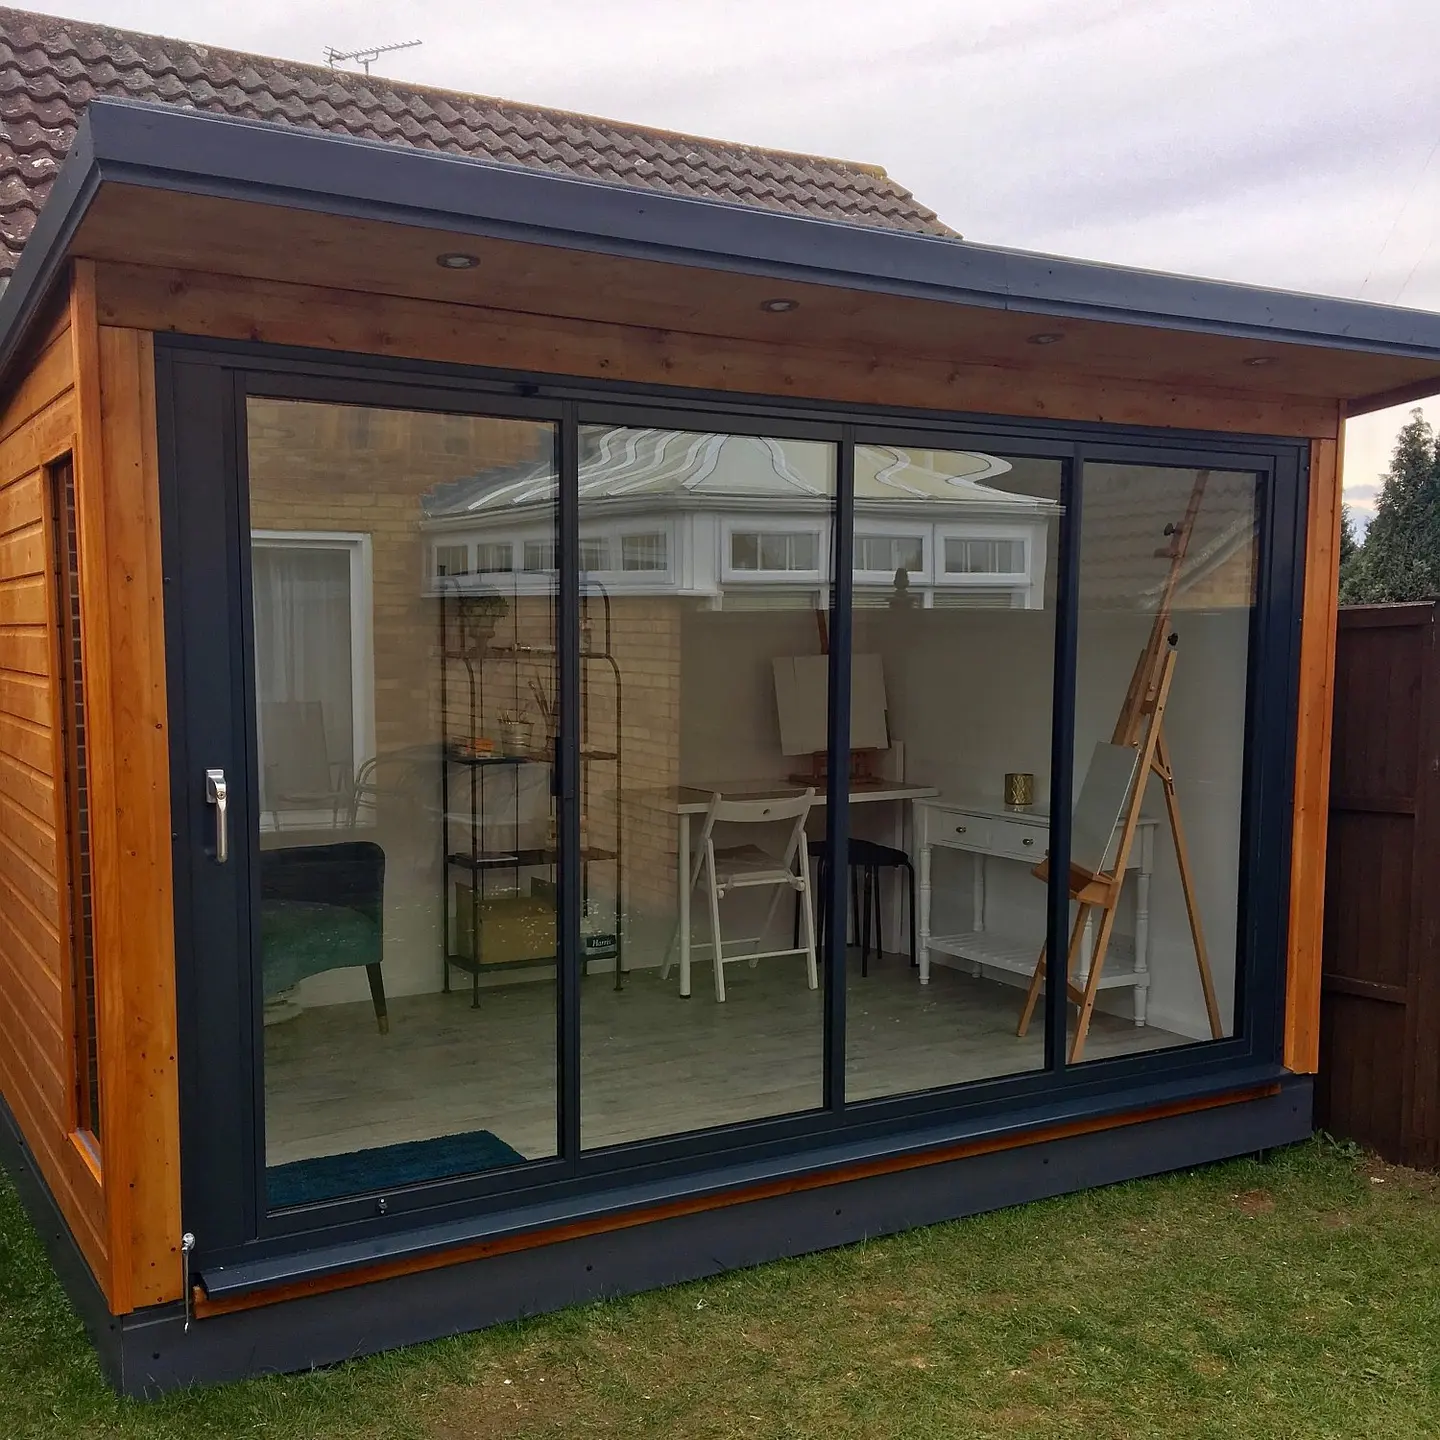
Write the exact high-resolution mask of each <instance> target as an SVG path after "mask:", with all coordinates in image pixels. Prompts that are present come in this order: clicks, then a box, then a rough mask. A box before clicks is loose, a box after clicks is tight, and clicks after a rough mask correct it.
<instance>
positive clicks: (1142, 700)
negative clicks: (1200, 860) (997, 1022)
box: [1015, 470, 1221, 1065]
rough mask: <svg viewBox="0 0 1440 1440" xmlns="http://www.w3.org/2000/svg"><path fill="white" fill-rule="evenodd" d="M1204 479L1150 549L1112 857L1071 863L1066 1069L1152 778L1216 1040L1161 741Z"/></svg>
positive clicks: (1089, 1012) (1083, 1029) (1086, 1017)
mask: <svg viewBox="0 0 1440 1440" xmlns="http://www.w3.org/2000/svg"><path fill="white" fill-rule="evenodd" d="M1209 478H1210V472H1209V471H1208V470H1202V471H1200V472H1199V474H1198V475H1197V476H1196V478H1195V485H1194V488H1193V489H1192V490H1191V492H1190V503H1189V504H1188V505H1187V506H1186V509H1185V518H1184V519H1183V520H1181V522H1180V523H1179V525H1167V526H1166V527H1165V534H1166V536H1167V537H1168V538H1169V540H1170V544H1169V545H1168V546H1167V547H1166V548H1165V549H1164V550H1159V551H1157V552H1156V555H1157V556H1158V557H1160V558H1163V559H1167V560H1169V561H1170V569H1169V572H1168V574H1167V575H1166V578H1165V586H1164V589H1163V590H1162V592H1161V596H1160V603H1159V605H1158V607H1157V608H1156V611H1155V623H1154V624H1153V625H1152V626H1151V628H1150V638H1149V640H1148V641H1147V642H1146V644H1145V648H1144V650H1142V651H1141V652H1140V658H1139V660H1138V661H1137V662H1136V665H1135V671H1134V673H1133V675H1132V676H1131V677H1130V688H1129V689H1128V690H1127V691H1126V693H1125V703H1124V704H1123V705H1122V706H1121V708H1120V718H1119V719H1118V720H1117V721H1116V722H1115V732H1114V735H1113V736H1112V737H1111V743H1112V744H1114V745H1123V746H1128V747H1132V748H1134V749H1136V750H1137V751H1138V753H1139V762H1138V764H1137V765H1136V767H1135V780H1134V783H1133V784H1132V785H1131V787H1130V794H1129V796H1128V797H1127V799H1126V803H1125V809H1124V812H1123V814H1122V817H1121V822H1120V845H1119V848H1118V849H1117V851H1116V853H1115V861H1114V864H1113V865H1112V866H1111V867H1110V868H1109V869H1108V870H1105V871H1102V872H1091V871H1089V870H1086V869H1084V868H1083V867H1082V866H1079V865H1073V864H1072V865H1071V866H1070V898H1071V900H1073V901H1074V902H1075V903H1076V905H1077V906H1078V907H1079V908H1078V909H1077V911H1076V912H1075V923H1074V926H1073V928H1072V929H1071V931H1070V947H1069V950H1068V952H1067V954H1066V957H1065V991H1066V994H1067V996H1068V997H1069V1000H1070V1003H1071V1004H1073V1005H1078V1006H1079V1008H1080V1013H1079V1016H1078V1018H1077V1020H1076V1023H1075V1036H1074V1039H1073V1040H1072V1041H1071V1044H1070V1063H1071V1064H1072V1065H1073V1064H1075V1063H1076V1062H1077V1061H1078V1060H1079V1059H1080V1058H1081V1056H1082V1055H1083V1054H1084V1052H1085V1037H1086V1035H1087V1034H1088V1033H1089V1031H1090V1020H1091V1017H1092V1016H1093V1015H1094V1013H1095V1001H1096V998H1097V997H1098V995H1099V993H1100V974H1101V971H1102V970H1103V969H1104V965H1105V956H1106V953H1107V951H1108V950H1109V948H1110V940H1111V937H1112V935H1113V933H1114V929H1115V917H1116V915H1117V913H1118V910H1119V904H1120V892H1121V890H1122V889H1123V887H1124V884H1125V870H1126V866H1127V865H1128V864H1129V861H1130V850H1131V847H1132V845H1133V844H1134V841H1135V830H1136V826H1137V825H1138V824H1139V822H1140V806H1141V803H1142V802H1143V801H1144V799H1145V789H1146V784H1147V782H1148V781H1149V779H1150V776H1151V775H1152V774H1153V775H1157V776H1158V777H1159V779H1160V784H1161V786H1162V787H1163V789H1164V793H1165V811H1166V815H1167V816H1168V818H1169V821H1170V833H1171V835H1172V836H1173V837H1174V841H1175V861H1176V864H1177V866H1178V867H1179V871H1180V886H1181V889H1182V890H1183V891H1184V895H1185V912H1186V915H1187V916H1188V917H1189V921H1190V936H1191V939H1192V940H1193V941H1194V944H1195V963H1196V965H1197V966H1198V967H1199V970H1200V986H1201V989H1202V990H1203V991H1204V994H1205V1010H1206V1014H1207V1015H1208V1016H1209V1019H1210V1034H1211V1036H1212V1037H1213V1038H1215V1039H1217V1040H1218V1039H1219V1038H1220V1036H1221V1025H1220V1008H1219V1006H1218V1005H1217V1004H1216V1002H1215V981H1214V978H1213V976H1212V975H1211V973H1210V960H1209V955H1208V953H1207V951H1206V949H1205V935H1204V931H1203V929H1202V928H1201V923H1200V909H1199V906H1198V905H1197V903H1196V899H1195V884H1194V880H1193V878H1192V876H1191V873H1190V856H1189V851H1188V850H1187V848H1186V845H1185V830H1184V827H1183V826H1182V824H1181V821H1180V802H1179V800H1178V798H1177V797H1176V794H1175V773H1174V771H1173V769H1172V768H1171V765H1170V751H1169V747H1168V746H1167V745H1166V743H1165V730H1164V724H1165V704H1166V701H1167V700H1168V699H1169V696H1170V682H1171V680H1172V679H1173V678H1174V674H1175V661H1176V657H1177V650H1176V646H1177V644H1178V641H1179V636H1177V635H1175V634H1173V633H1171V632H1170V612H1171V608H1172V605H1173V603H1174V598H1175V589H1176V586H1177V585H1178V584H1179V580H1180V570H1181V567H1182V566H1183V565H1184V563H1185V556H1186V553H1187V551H1188V550H1189V548H1190V537H1191V535H1192V533H1193V532H1194V529H1195V520H1196V517H1197V516H1198V515H1199V513H1200V503H1201V501H1202V500H1203V498H1204V495H1205V483H1206V481H1207V480H1208V479H1209ZM1034 874H1035V875H1036V876H1037V877H1039V878H1040V879H1041V880H1048V879H1049V875H1050V862H1049V859H1048V857H1047V858H1046V860H1044V861H1042V862H1041V864H1039V865H1037V866H1036V867H1035V870H1034ZM1093 911H1099V912H1100V926H1099V929H1098V931H1097V932H1096V936H1095V949H1094V953H1093V954H1092V956H1091V957H1090V970H1089V973H1088V974H1087V975H1086V977H1085V984H1084V987H1083V988H1082V987H1080V986H1078V985H1076V984H1075V982H1074V980H1073V978H1072V977H1073V976H1074V974H1075V969H1076V965H1077V962H1078V961H1079V958H1080V953H1081V945H1082V944H1083V941H1084V936H1085V928H1086V925H1087V924H1088V923H1089V921H1090V917H1091V913H1092V912H1093ZM1045 954H1046V951H1045V947H1044V946H1042V947H1041V950H1040V958H1039V959H1038V960H1037V961H1036V962H1035V971H1034V973H1033V974H1032V975H1031V977H1030V988H1029V989H1028V991H1027V992H1026V995H1025V1008H1024V1009H1023V1010H1022V1011H1021V1012H1020V1024H1019V1027H1018V1028H1017V1030H1016V1032H1015V1033H1016V1034H1017V1035H1020V1036H1022V1037H1023V1036H1024V1034H1025V1032H1026V1031H1027V1030H1028V1029H1029V1028H1030V1019H1031V1017H1032V1016H1033V1015H1034V1013H1035V1005H1036V1002H1037V1001H1038V1000H1039V998H1040V991H1041V989H1042V988H1043V986H1044V983H1045Z"/></svg>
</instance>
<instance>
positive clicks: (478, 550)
mask: <svg viewBox="0 0 1440 1440" xmlns="http://www.w3.org/2000/svg"><path fill="white" fill-rule="evenodd" d="M514 568H515V562H514V559H513V558H512V550H511V547H510V546H509V545H508V544H506V543H504V542H497V541H493V540H492V541H490V542H488V543H485V542H482V543H481V544H479V545H477V546H476V547H475V573H476V574H477V575H495V574H504V573H505V572H506V571H507V570H513V569H514Z"/></svg>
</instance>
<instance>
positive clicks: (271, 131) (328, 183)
mask: <svg viewBox="0 0 1440 1440" xmlns="http://www.w3.org/2000/svg"><path fill="white" fill-rule="evenodd" d="M106 182H109V183H123V184H131V185H141V186H151V187H155V188H159V189H166V190H172V191H177V192H182V193H188V194H203V195H215V196H223V197H227V198H232V199H241V200H251V201H257V202H263V203H270V204H279V205H288V206H293V207H295V208H297V209H304V210H311V211H320V212H325V213H329V214H334V215H344V216H352V217H355V218H368V219H376V220H385V221H390V222H395V223H402V224H409V225H421V226H428V227H431V228H435V229H443V230H448V231H453V232H461V233H469V234H474V235H477V236H480V235H484V236H491V237H494V238H501V239H511V240H519V241H528V242H531V243H535V244H545V245H552V246H559V247H562V248H567V249H578V250H586V251H591V252H595V253H602V254H611V255H622V256H628V257H632V258H638V259H646V260H656V261H664V262H668V263H672V264H681V265H690V266H699V267H703V268H706V269H714V270H728V271H732V272H737V273H743V274H748V275H764V276H770V277H773V278H775V279H776V280H781V281H783V280H793V281H797V282H805V283H811V284H819V285H832V286H840V287H843V288H847V289H855V290H866V291H870V292H872V293H875V294H888V295H897V296H909V297H913V298H919V299H927V300H936V301H945V302H950V303H954V304H961V305H972V306H983V307H986V308H991V309H1003V310H1012V311H1016V312H1020V313H1026V314H1034V315H1037V316H1051V317H1057V318H1075V319H1087V320H1102V321H1109V322H1111V323H1115V324H1126V325H1138V326H1148V327H1151V328H1159V329H1168V330H1181V331H1192V332H1201V333H1209V334H1218V335H1227V336H1232V337H1236V338H1244V339H1250V340H1256V341H1272V342H1279V343H1285V344H1299V345H1310V346H1317V347H1320V348H1328V349H1337V350H1347V351H1360V352H1369V353H1375V354H1385V355H1392V356H1406V357H1411V358H1415V359H1424V360H1434V361H1435V362H1436V364H1437V366H1440V315H1436V314H1433V313H1430V312H1428V311H1421V310H1407V309H1403V308H1400V307H1398V306H1387V305H1371V304H1365V303H1361V302H1358V301H1353V300H1340V299H1331V298H1327V297H1324V296H1313V295H1303V294H1298V293H1294V292H1290V291H1283V290H1267V289H1262V288H1260V287H1256V286H1249V285H1235V284H1229V283H1226V282H1222V281H1216V280H1201V279H1194V278H1191V277H1186V276H1177V275H1166V274H1162V273H1159V272H1156V271H1148V270H1137V269H1129V268H1125V267H1120V266H1108V265H1099V264H1094V263H1092V262H1088V261H1082V260H1069V259H1064V258H1060V257H1056V256H1049V255H1039V254H1031V253H1027V252H1025V251H1018V250H1007V249H1002V248H999V247H994V246H984V245H975V244H971V243H969V242H967V241H961V240H952V239H948V238H945V237H937V236H929V235H917V234H913V233H909V232H906V231H900V230H889V229H884V228H880V227H875V226H863V225H849V224H842V223H838V222H832V221H827V220H821V219H815V218H811V217H808V216H800V215H792V214H788V213H785V212H781V211H773V210H763V209H759V208H755V207H751V206H744V205H735V204H726V203H721V202H717V201H710V200H700V199H691V198H688V197H685V196H679V195H671V194H667V193H665V192H662V191H658V190H649V189H644V188H640V187H636V186H627V185H617V184H610V183H604V182H600V181H592V180H583V179H579V178H576V177H573V176H569V175H557V174H553V173H550V172H548V171H543V170H536V169H530V168H527V167H523V166H517V165H503V164H497V163H493V162H488V161H482V160H474V159H470V158H468V157H465V156H456V155H449V154H444V153H441V152H437V151H430V150H418V149H413V148H410V147H408V146H400V145H391V144H387V143H385V142H383V141H373V140H358V139H355V138H353V137H349V136H337V135H330V134H325V133H323V132H320V131H313V130H305V129H299V128H294V127H290V126H286V125H278V124H267V123H263V122H258V121H247V120H237V119H232V118H229V117H221V116H213V115H203V114H200V113H199V112H196V111H193V110H185V109H181V108H179V107H177V106H173V105H167V104H157V103H144V102H139V101H128V100H109V99H103V100H95V101H93V102H92V103H91V104H90V106H89V108H88V109H87V111H86V112H85V116H84V118H83V120H82V122H81V125H80V129H79V132H78V133H77V135H76V138H75V142H74V144H73V146H72V148H71V151H70V154H69V156H68V157H67V158H66V161H65V163H64V164H63V165H62V167H61V169H60V173H59V176H58V177H57V180H56V184H55V188H54V190H53V191H52V193H51V197H50V200H49V201H48V203H47V204H46V205H45V207H44V209H43V210H42V211H41V214H40V219H39V221H38V223H37V225H36V228H35V232H34V234H33V236H32V237H31V240H30V243H29V244H28V245H27V246H26V249H25V252H24V254H23V255H22V257H21V262H20V265H19V267H18V268H17V270H16V273H15V278H14V281H13V282H12V283H11V285H10V286H9V287H8V288H7V290H6V293H5V294H4V295H3V296H0V364H3V363H4V362H5V361H7V360H8V359H9V357H10V354H11V353H12V352H13V349H14V346H15V344H16V343H17V341H18V338H19V334H20V332H21V331H23V328H24V322H25V319H26V318H27V317H28V314H29V312H30V311H31V310H33V308H34V306H35V305H36V304H37V303H38V300H39V298H40V296H42V295H43V293H44V291H45V289H46V287H47V286H48V284H49V282H50V279H51V278H52V276H53V273H54V271H55V268H56V266H57V265H58V263H59V262H60V260H61V258H62V257H63V251H64V248H65V245H66V243H67V242H68V241H69V239H70V237H71V236H72V235H73V233H74V231H75V229H76V227H77V226H78V224H79V221H80V218H81V217H82V216H83V213H84V210H85V208H86V207H87V206H88V204H89V202H90V199H91V198H92V196H93V195H94V193H95V190H96V189H97V188H98V186H99V185H100V184H101V183H106ZM1422 387H1423V382H1422ZM1432 388H1435V389H1440V376H1437V381H1436V385H1435V386H1434V387H1432ZM1413 389H1414V387H1407V389H1406V390H1405V391H1403V392H1401V391H1395V392H1391V395H1394V396H1397V397H1398V398H1397V399H1391V398H1390V396H1388V395H1387V396H1386V397H1376V398H1384V399H1385V400H1386V401H1387V403H1400V401H1402V400H1404V399H1409V398H1415V396H1414V395H1413V394H1412V393H1411V391H1412V390H1413ZM1356 403H1357V406H1363V405H1364V402H1356Z"/></svg>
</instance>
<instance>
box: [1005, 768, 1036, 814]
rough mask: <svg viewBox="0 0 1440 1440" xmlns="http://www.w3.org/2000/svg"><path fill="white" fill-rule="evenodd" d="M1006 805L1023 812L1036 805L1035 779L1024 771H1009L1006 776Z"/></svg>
mask: <svg viewBox="0 0 1440 1440" xmlns="http://www.w3.org/2000/svg"><path fill="white" fill-rule="evenodd" d="M1005 803H1006V804H1007V805H1009V806H1011V807H1012V808H1013V809H1016V810H1023V809H1025V808H1026V807H1027V806H1030V805H1033V804H1034V803H1035V777H1034V776H1033V775H1029V774H1025V773H1024V772H1022V771H1014V770H1012V771H1007V772H1006V775H1005Z"/></svg>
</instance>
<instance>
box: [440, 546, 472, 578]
mask: <svg viewBox="0 0 1440 1440" xmlns="http://www.w3.org/2000/svg"><path fill="white" fill-rule="evenodd" d="M435 573H436V574H437V575H468V574H469V573H470V547H469V546H468V545H437V546H436V547H435Z"/></svg>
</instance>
